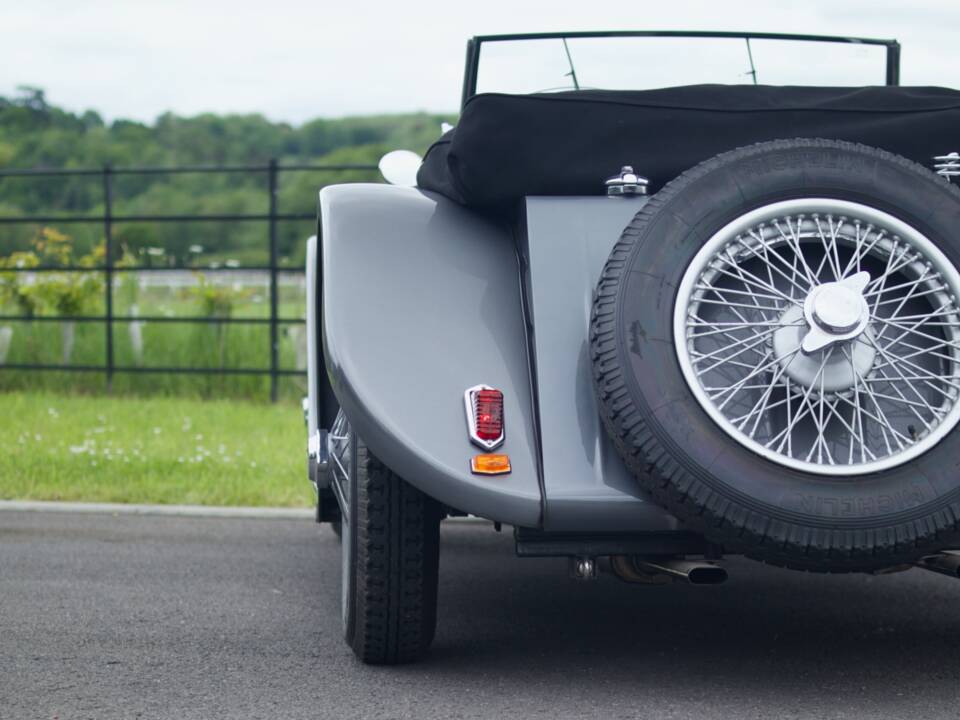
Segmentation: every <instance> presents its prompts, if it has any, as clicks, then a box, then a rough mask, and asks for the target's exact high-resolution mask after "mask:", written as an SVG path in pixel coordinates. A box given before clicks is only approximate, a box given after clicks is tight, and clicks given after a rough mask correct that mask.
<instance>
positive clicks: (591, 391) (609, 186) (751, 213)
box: [305, 32, 960, 664]
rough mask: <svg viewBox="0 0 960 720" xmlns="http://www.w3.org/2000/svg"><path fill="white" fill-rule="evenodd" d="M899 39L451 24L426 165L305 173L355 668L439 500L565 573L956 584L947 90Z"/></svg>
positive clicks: (331, 485)
mask: <svg viewBox="0 0 960 720" xmlns="http://www.w3.org/2000/svg"><path fill="white" fill-rule="evenodd" d="M680 42H685V43H687V45H684V46H683V48H684V49H682V50H681V49H680V46H678V45H677V43H680ZM691 43H692V44H691ZM899 50H900V47H899V45H898V44H897V43H896V42H895V41H889V40H869V39H856V38H834V37H822V36H803V37H801V36H788V35H771V34H750V33H663V32H636V33H624V32H621V33H565V34H551V35H513V36H490V37H476V38H474V39H472V40H471V41H470V42H469V43H468V46H467V63H466V74H465V81H464V88H463V101H462V107H461V114H460V118H459V120H458V123H457V126H456V127H455V128H452V129H451V128H445V130H446V132H445V133H444V134H443V135H442V137H441V138H440V139H439V140H438V141H437V143H436V144H435V145H434V146H433V147H432V148H431V149H430V150H429V152H428V153H427V155H426V156H425V158H424V160H423V161H422V164H421V161H420V159H419V158H418V157H416V156H414V157H413V158H412V160H413V164H412V166H410V167H405V166H404V161H405V160H406V161H409V160H410V159H411V155H412V153H400V154H391V155H388V156H387V157H385V158H384V161H383V162H382V165H381V167H382V169H383V171H384V174H385V176H387V177H388V180H391V181H392V182H393V183H394V184H350V185H336V186H331V187H326V188H324V189H323V190H322V192H321V193H320V204H319V229H318V234H317V237H316V238H312V239H311V240H310V243H309V246H308V259H307V278H308V300H307V302H308V306H307V316H308V337H309V396H308V398H307V399H306V400H305V411H306V414H307V424H308V438H309V441H308V466H309V475H310V479H311V481H312V482H313V483H314V484H315V486H316V488H317V519H318V520H319V521H321V522H328V523H332V524H333V527H334V529H335V530H336V532H337V533H338V534H339V535H340V536H341V548H342V551H341V554H342V616H343V625H344V632H345V636H346V640H347V643H348V644H349V645H350V646H351V647H352V648H353V650H354V652H355V653H356V654H357V656H358V657H359V658H361V659H362V660H363V661H365V662H370V663H387V664H389V663H398V662H405V661H410V660H413V659H415V658H417V657H419V656H421V655H422V654H423V653H424V652H425V650H426V649H427V647H428V646H429V645H430V643H431V641H432V638H433V635H434V629H435V625H436V615H437V572H438V557H439V555H438V553H439V540H440V535H439V524H440V521H441V520H442V519H444V518H447V517H456V516H468V515H469V516H475V517H478V518H485V519H487V520H489V521H491V528H493V529H495V530H498V531H499V530H500V529H501V527H502V525H509V526H512V528H513V534H514V538H515V541H516V551H517V555H518V556H520V557H535V556H561V557H568V558H570V569H571V573H572V574H573V576H574V577H575V578H578V579H584V580H586V579H592V578H595V577H596V576H597V574H598V572H599V571H601V570H602V571H603V572H610V573H613V574H615V575H616V576H618V577H619V578H621V579H623V580H625V581H627V582H635V583H639V584H644V583H646V584H651V583H652V584H656V583H661V582H669V581H670V580H672V579H682V580H686V581H689V582H693V583H717V582H721V581H722V580H724V579H725V578H726V571H725V570H724V568H723V565H722V560H723V557H724V556H725V555H730V554H742V555H745V556H747V557H750V558H754V559H757V560H760V561H763V562H767V563H773V564H776V565H780V566H784V567H788V568H795V569H799V570H807V571H822V572H867V573H887V572H893V571H897V570H904V569H909V568H911V567H921V568H926V569H929V570H935V571H938V572H942V573H946V574H948V575H952V576H954V577H956V575H957V572H958V567H960V554H956V553H954V551H953V549H954V548H960V528H958V522H960V472H958V466H960V431H958V430H957V422H958V420H960V300H958V297H960V273H958V269H957V268H958V267H960V189H958V188H957V187H956V186H955V185H954V184H952V177H953V176H955V175H958V174H960V155H958V154H957V153H956V152H955V151H956V150H958V149H960V92H958V91H955V90H949V89H945V88H938V87H909V88H908V87H899V86H898V79H899ZM670 53H673V54H672V55H671V54H670ZM791 53H792V54H791ZM843 53H847V55H844V54H843ZM683 72H687V73H688V75H689V74H692V75H693V78H692V79H693V80H694V81H697V80H706V81H709V82H711V84H699V85H696V84H693V85H691V84H685V82H686V83H689V81H690V78H689V77H681V76H682V75H683ZM671 73H672V74H671ZM674 77H677V78H678V80H674ZM760 80H763V81H764V82H766V83H770V84H760V83H759V81H760ZM774 83H776V84H774ZM831 83H833V84H831ZM836 83H839V85H836ZM651 87H652V88H653V89H644V88H651ZM413 173H416V176H415V177H414V175H413Z"/></svg>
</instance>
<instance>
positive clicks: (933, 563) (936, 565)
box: [914, 550, 960, 579]
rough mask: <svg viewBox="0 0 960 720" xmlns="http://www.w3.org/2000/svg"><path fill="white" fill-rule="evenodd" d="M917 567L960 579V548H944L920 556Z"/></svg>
mask: <svg viewBox="0 0 960 720" xmlns="http://www.w3.org/2000/svg"><path fill="white" fill-rule="evenodd" d="M914 566H915V567H918V568H922V569H923V570H929V571H930V572H935V573H939V574H941V575H946V576H948V577H952V578H957V579H960V550H944V551H943V552H938V553H934V554H933V555H927V556H926V557H922V558H920V559H919V560H918V561H917V562H915V563H914Z"/></svg>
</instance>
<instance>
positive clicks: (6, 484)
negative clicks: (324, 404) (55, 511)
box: [0, 393, 313, 507]
mask: <svg viewBox="0 0 960 720" xmlns="http://www.w3.org/2000/svg"><path fill="white" fill-rule="evenodd" d="M304 438H305V430H304V427H303V416H302V414H301V411H300V409H299V407H298V406H297V405H295V404H293V403H283V404H278V405H263V404H256V403H249V402H237V401H199V400H190V399H183V398H151V399H136V398H107V397H66V396H63V395H53V394H36V393H7V394H0V498H2V499H20V500H25V499H26V500H77V501H86V502H129V503H165V504H180V503H187V504H194V503H196V504H205V505H261V506H293V507H297V506H309V505H311V504H312V502H313V490H312V488H311V487H310V484H309V483H308V482H307V479H306V470H305V455H304V452H305V451H304V442H305V439H304Z"/></svg>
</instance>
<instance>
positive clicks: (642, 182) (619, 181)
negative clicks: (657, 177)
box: [604, 165, 650, 197]
mask: <svg viewBox="0 0 960 720" xmlns="http://www.w3.org/2000/svg"><path fill="white" fill-rule="evenodd" d="M604 184H605V185H606V187H607V195H609V196H610V197H623V196H630V195H646V194H647V186H648V185H649V184H650V181H649V180H648V179H647V178H645V177H643V176H642V175H637V174H636V173H635V172H634V171H633V168H632V167H631V166H630V165H624V166H623V167H622V168H620V174H618V175H614V176H613V177H610V178H607V180H606V182H605V183H604Z"/></svg>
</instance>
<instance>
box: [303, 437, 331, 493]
mask: <svg viewBox="0 0 960 720" xmlns="http://www.w3.org/2000/svg"><path fill="white" fill-rule="evenodd" d="M329 469H330V433H329V432H328V431H326V430H324V429H323V428H321V429H319V430H317V431H316V432H315V433H314V434H313V435H311V436H310V437H309V439H308V440H307V473H308V474H309V477H310V482H312V483H313V484H314V485H315V486H316V487H317V489H319V488H325V487H329V486H330V473H329V472H328V470H329Z"/></svg>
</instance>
